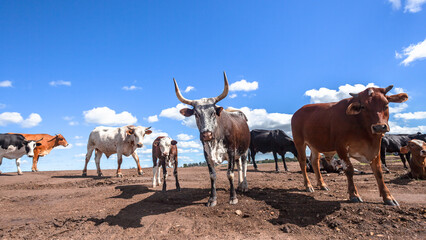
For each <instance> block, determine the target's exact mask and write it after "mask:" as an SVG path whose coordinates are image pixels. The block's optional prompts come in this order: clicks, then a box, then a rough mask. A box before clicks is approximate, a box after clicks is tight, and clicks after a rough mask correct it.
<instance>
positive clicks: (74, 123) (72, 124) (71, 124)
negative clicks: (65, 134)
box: [68, 121, 79, 126]
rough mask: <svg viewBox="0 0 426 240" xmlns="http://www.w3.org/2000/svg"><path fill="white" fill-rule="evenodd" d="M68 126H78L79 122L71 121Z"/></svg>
mask: <svg viewBox="0 0 426 240" xmlns="http://www.w3.org/2000/svg"><path fill="white" fill-rule="evenodd" d="M68 124H69V125H70V126H76V125H78V124H79V123H78V122H76V121H70V122H68Z"/></svg>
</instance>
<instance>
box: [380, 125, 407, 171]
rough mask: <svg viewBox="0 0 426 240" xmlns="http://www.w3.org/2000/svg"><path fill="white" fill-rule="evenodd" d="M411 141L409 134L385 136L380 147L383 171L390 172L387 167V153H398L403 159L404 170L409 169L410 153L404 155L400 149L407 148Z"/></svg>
mask: <svg viewBox="0 0 426 240" xmlns="http://www.w3.org/2000/svg"><path fill="white" fill-rule="evenodd" d="M410 140H411V138H410V135H408V134H385V135H384V136H383V138H382V143H381V146H380V159H381V161H382V166H383V169H384V170H385V171H386V172H389V169H388V166H387V165H386V153H387V152H388V153H398V155H399V157H400V158H401V161H402V163H403V164H404V168H407V164H406V162H407V161H410V153H407V154H402V153H401V152H400V148H401V147H403V146H407V144H408V142H409V141H410Z"/></svg>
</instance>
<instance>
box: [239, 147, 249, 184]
mask: <svg viewBox="0 0 426 240" xmlns="http://www.w3.org/2000/svg"><path fill="white" fill-rule="evenodd" d="M241 165H242V166H241ZM237 167H238V190H239V191H241V192H247V191H248V184H247V154H243V155H241V159H239V160H238V162H237ZM241 167H242V169H241Z"/></svg>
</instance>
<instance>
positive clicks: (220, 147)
mask: <svg viewBox="0 0 426 240" xmlns="http://www.w3.org/2000/svg"><path fill="white" fill-rule="evenodd" d="M203 145H204V150H205V151H206V153H207V156H208V158H209V159H211V160H212V161H213V162H214V163H216V164H221V163H222V162H223V161H224V160H228V153H227V149H226V148H225V145H224V144H223V140H222V139H221V140H219V141H217V140H212V141H207V142H204V144H203Z"/></svg>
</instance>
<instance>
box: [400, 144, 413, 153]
mask: <svg viewBox="0 0 426 240" xmlns="http://www.w3.org/2000/svg"><path fill="white" fill-rule="evenodd" d="M399 151H400V152H401V153H402V154H407V153H408V152H409V151H410V149H409V147H408V146H404V147H401V148H400V149H399Z"/></svg>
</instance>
